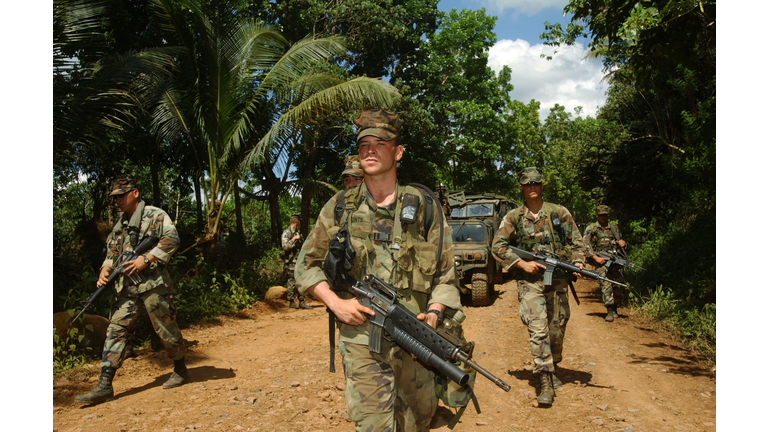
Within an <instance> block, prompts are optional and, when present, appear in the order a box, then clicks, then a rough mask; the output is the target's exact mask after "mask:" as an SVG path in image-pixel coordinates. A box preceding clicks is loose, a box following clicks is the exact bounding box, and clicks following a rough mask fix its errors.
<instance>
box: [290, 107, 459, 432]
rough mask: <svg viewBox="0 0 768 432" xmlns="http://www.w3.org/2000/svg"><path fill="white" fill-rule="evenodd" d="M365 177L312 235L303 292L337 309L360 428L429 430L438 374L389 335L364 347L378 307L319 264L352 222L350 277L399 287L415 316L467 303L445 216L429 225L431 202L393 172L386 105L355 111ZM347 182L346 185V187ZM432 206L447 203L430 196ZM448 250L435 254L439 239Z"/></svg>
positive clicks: (325, 213)
mask: <svg viewBox="0 0 768 432" xmlns="http://www.w3.org/2000/svg"><path fill="white" fill-rule="evenodd" d="M354 121H355V125H356V126H357V131H358V135H357V142H358V151H359V154H360V163H361V165H362V169H363V171H364V172H365V175H364V182H363V183H362V184H361V185H360V186H359V187H356V188H352V189H349V190H347V191H346V192H345V195H344V204H345V211H344V213H343V215H342V216H341V219H340V221H339V222H337V220H336V216H335V213H334V209H335V207H336V201H337V198H338V197H333V198H331V200H329V201H328V202H327V203H326V204H325V206H324V207H323V209H322V210H321V211H320V214H319V216H318V218H317V223H316V225H315V227H314V229H313V230H312V232H311V233H310V234H309V236H308V237H307V240H306V242H305V243H304V246H303V247H302V249H301V253H300V254H299V260H298V264H297V266H296V284H297V286H298V288H299V292H307V291H308V292H310V293H311V294H312V295H313V296H314V297H315V298H317V299H319V300H320V301H322V302H323V303H325V304H326V305H327V306H328V308H329V309H330V310H331V311H332V312H333V313H334V314H335V315H336V318H337V327H338V328H339V343H338V346H339V351H340V352H341V355H342V359H343V366H344V376H345V379H346V394H347V413H348V414H349V417H350V418H351V419H352V421H354V422H355V424H356V427H357V430H358V431H377V432H378V431H394V430H397V431H401V430H402V431H427V430H429V424H430V421H431V419H432V416H433V415H434V413H435V411H436V410H437V395H436V393H435V392H436V388H435V374H434V372H432V370H430V369H428V368H426V367H425V366H423V365H422V364H421V363H419V362H418V361H417V360H415V359H414V357H413V356H412V355H411V354H409V353H408V352H407V351H405V350H404V349H402V348H401V347H399V346H398V345H397V344H395V343H394V342H392V341H391V340H387V339H386V338H385V339H384V340H383V343H382V351H381V354H376V353H372V352H370V351H369V350H368V338H369V334H370V330H369V329H370V323H369V321H368V320H367V318H366V315H365V314H368V315H373V313H374V312H373V311H372V310H371V309H369V308H367V307H364V306H362V305H361V304H360V303H358V301H357V299H355V298H354V297H353V296H352V295H350V294H348V293H345V292H338V293H337V292H335V291H333V290H332V288H331V287H330V285H329V281H328V279H327V277H326V276H325V274H324V272H323V261H324V259H325V257H326V254H327V253H328V244H329V242H330V240H331V239H332V238H333V237H334V235H335V234H336V233H337V232H338V231H339V229H340V227H341V226H342V225H343V226H346V227H347V228H348V229H349V231H350V242H351V244H352V246H353V248H354V249H355V253H356V256H355V258H354V260H353V261H352V263H351V267H352V268H351V270H349V271H348V274H349V276H351V277H353V278H354V279H355V280H360V279H362V277H363V275H364V274H373V275H376V276H378V277H379V278H381V279H383V280H384V281H386V282H387V283H389V284H391V285H393V286H394V287H396V288H397V289H398V291H399V293H400V294H401V295H402V298H401V299H400V302H401V304H403V305H404V306H405V307H406V308H408V309H409V310H411V311H412V312H413V313H415V314H417V318H418V319H419V320H423V321H425V322H427V323H428V324H429V325H430V326H432V327H437V325H438V324H439V322H438V320H439V319H440V318H441V317H442V313H443V312H445V311H446V307H449V308H452V309H455V310H461V303H460V299H459V291H458V289H457V288H456V286H455V282H456V275H455V272H454V268H453V244H452V243H451V232H450V228H449V227H448V225H447V223H445V222H444V221H443V223H442V226H440V225H441V224H439V223H438V222H437V221H438V220H441V219H437V218H436V219H435V221H433V222H432V223H431V226H430V227H429V229H428V230H427V229H425V227H424V219H423V218H424V212H425V211H424V207H425V205H427V204H426V201H425V199H424V196H423V195H422V194H421V192H420V191H419V190H418V189H416V188H415V187H411V186H402V185H400V184H399V183H398V181H397V176H396V164H397V161H399V160H400V159H401V158H402V155H403V147H402V145H400V133H399V131H400V125H401V122H400V120H399V119H398V116H397V115H396V114H394V113H392V112H388V111H384V110H367V111H363V112H362V113H361V114H360V116H359V117H357V118H356V119H355V120H354ZM343 192H344V191H342V192H340V194H341V193H343ZM408 194H411V195H417V196H418V197H419V198H420V201H419V206H418V211H417V212H416V219H415V220H414V222H413V223H408V224H406V223H399V222H402V220H401V219H400V215H401V211H402V208H401V207H402V203H403V199H404V197H405V196H408V197H409V198H408V199H409V200H410V199H411V198H412V197H411V196H410V195H408ZM431 205H432V207H433V209H432V210H433V214H435V215H437V214H438V213H437V212H439V211H441V209H440V207H439V204H438V203H437V202H436V201H432V202H431ZM440 237H442V239H443V245H442V252H441V254H440V256H439V257H437V248H438V243H439V239H440Z"/></svg>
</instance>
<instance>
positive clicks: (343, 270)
mask: <svg viewBox="0 0 768 432" xmlns="http://www.w3.org/2000/svg"><path fill="white" fill-rule="evenodd" d="M356 256H357V253H356V252H355V249H354V247H352V241H351V240H350V238H349V230H348V229H347V227H346V226H344V227H342V228H341V229H340V230H339V231H338V232H337V233H336V235H335V236H333V239H331V241H330V242H329V243H328V254H327V255H326V256H325V261H324V262H323V273H325V277H326V278H328V283H329V284H330V285H331V288H332V289H333V290H334V291H345V292H352V285H354V284H355V282H356V281H355V279H354V278H353V277H351V276H350V275H349V274H348V273H347V272H349V271H350V270H351V269H352V262H353V261H354V259H355V257H356Z"/></svg>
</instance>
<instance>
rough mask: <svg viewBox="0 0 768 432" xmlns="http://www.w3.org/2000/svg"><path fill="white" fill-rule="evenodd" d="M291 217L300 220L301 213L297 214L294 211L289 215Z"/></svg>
mask: <svg viewBox="0 0 768 432" xmlns="http://www.w3.org/2000/svg"><path fill="white" fill-rule="evenodd" d="M291 219H298V220H301V215H300V214H298V213H294V214H292V215H291Z"/></svg>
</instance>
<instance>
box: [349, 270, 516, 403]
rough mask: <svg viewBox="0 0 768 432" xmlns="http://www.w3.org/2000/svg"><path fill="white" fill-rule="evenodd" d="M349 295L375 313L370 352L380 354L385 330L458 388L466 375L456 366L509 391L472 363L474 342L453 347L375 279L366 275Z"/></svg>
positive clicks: (452, 341) (453, 341)
mask: <svg viewBox="0 0 768 432" xmlns="http://www.w3.org/2000/svg"><path fill="white" fill-rule="evenodd" d="M351 291H352V292H353V294H354V295H355V296H356V297H357V301H358V302H359V303H360V304H361V305H363V306H365V307H368V308H370V309H373V311H374V312H375V314H374V315H373V316H369V317H368V319H369V321H370V322H371V330H370V335H369V341H368V349H369V350H371V352H375V353H381V344H382V338H383V337H384V330H386V331H387V333H388V334H389V335H390V336H391V337H392V339H393V340H394V341H395V342H396V343H397V344H398V345H400V346H401V347H402V348H403V349H405V350H406V351H408V352H409V353H411V354H413V355H415V356H416V357H417V358H418V359H419V360H421V361H422V362H423V363H425V364H427V365H429V366H431V367H433V368H435V369H436V370H438V371H440V373H442V374H443V375H445V376H446V377H447V378H448V379H450V380H452V381H454V382H456V383H457V384H459V385H461V386H463V385H464V384H466V383H467V381H468V380H469V374H467V373H466V372H464V371H463V370H461V369H460V368H459V367H458V366H457V364H458V363H459V362H463V363H464V364H465V365H467V366H468V367H471V368H472V369H474V370H476V371H477V372H478V373H480V374H481V375H483V376H484V377H486V378H488V379H489V380H491V382H493V383H494V384H496V385H497V386H498V387H499V388H501V389H502V390H504V391H507V392H508V391H509V389H510V387H509V385H508V384H507V383H505V382H504V381H502V380H500V379H498V378H496V377H495V376H493V375H492V374H491V373H490V372H488V371H486V370H485V369H483V368H482V367H480V366H479V365H478V364H477V363H475V362H474V361H472V352H473V350H474V342H470V343H468V344H466V345H464V346H460V345H461V343H460V342H459V343H457V342H458V341H457V340H456V339H455V338H454V337H452V336H451V335H449V334H448V333H445V332H442V331H439V330H435V329H433V328H432V327H431V326H430V325H429V324H427V323H425V322H424V321H419V320H418V319H416V315H414V314H413V313H412V312H411V311H409V310H408V309H406V308H405V307H404V306H403V305H401V304H399V301H398V299H399V298H400V297H402V295H400V294H398V292H397V289H396V288H395V287H393V286H391V285H389V284H387V283H386V282H384V281H382V280H381V279H379V278H377V277H376V276H373V275H366V276H365V278H364V279H363V280H362V281H358V282H356V283H355V284H354V285H353V286H352V288H351Z"/></svg>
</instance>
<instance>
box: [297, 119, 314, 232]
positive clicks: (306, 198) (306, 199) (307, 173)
mask: <svg viewBox="0 0 768 432" xmlns="http://www.w3.org/2000/svg"><path fill="white" fill-rule="evenodd" d="M317 136H318V132H317V130H316V129H315V130H314V131H313V137H312V140H307V142H306V143H305V144H304V151H305V152H306V154H307V164H306V165H305V166H304V176H303V177H304V189H303V190H304V192H303V193H302V194H301V234H302V235H303V236H304V238H306V237H307V236H308V235H309V211H310V209H311V206H312V196H313V195H314V192H315V191H314V189H315V186H314V183H313V181H312V180H313V179H312V176H313V174H314V172H315V158H316V156H317Z"/></svg>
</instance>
